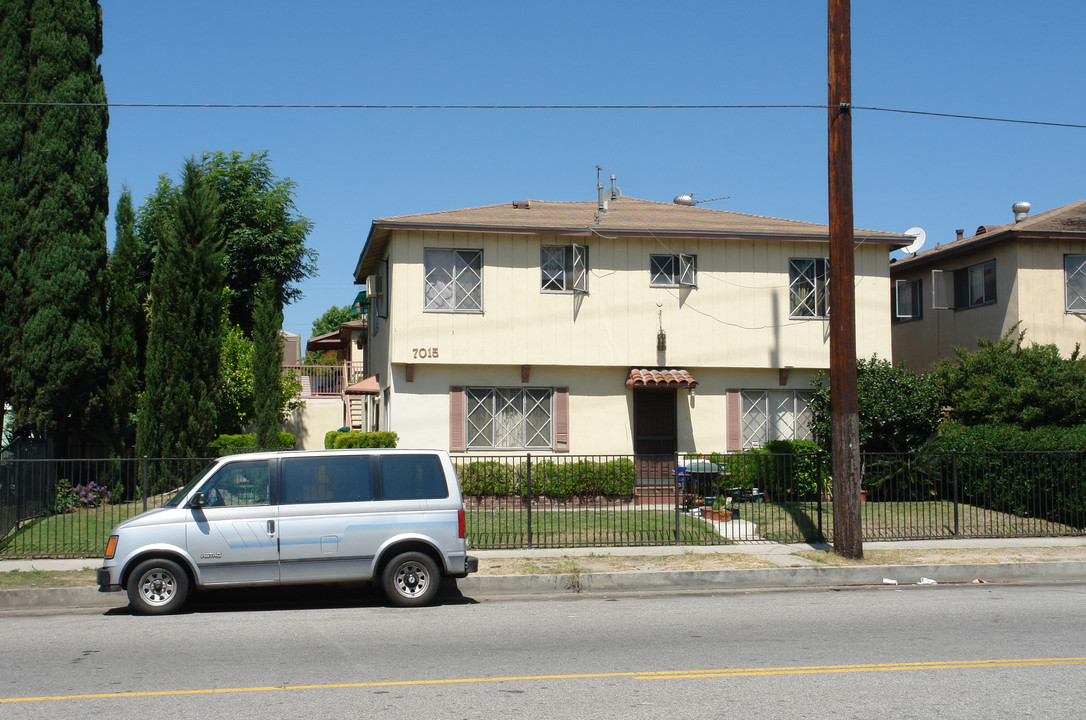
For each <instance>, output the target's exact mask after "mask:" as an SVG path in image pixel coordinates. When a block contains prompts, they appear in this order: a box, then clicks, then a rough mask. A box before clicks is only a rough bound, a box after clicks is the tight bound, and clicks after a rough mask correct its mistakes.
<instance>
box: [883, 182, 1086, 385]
mask: <svg viewBox="0 0 1086 720" xmlns="http://www.w3.org/2000/svg"><path fill="white" fill-rule="evenodd" d="M1014 212H1015V215H1016V218H1015V220H1014V222H1011V223H1009V224H1007V225H982V226H981V227H979V228H977V231H976V233H975V234H974V235H973V236H972V237H962V231H960V230H959V231H958V239H957V240H955V241H954V242H951V243H947V244H946V245H937V246H936V247H934V248H932V249H931V250H927V251H921V252H918V253H916V254H915V255H912V256H909V257H906V258H903V259H897V260H893V261H891V264H890V277H891V279H892V281H893V288H892V297H893V305H894V309H893V313H892V315H893V317H892V320H893V346H894V362H895V363H898V364H901V363H904V364H905V365H906V366H907V367H910V368H912V369H914V370H926V369H927V368H928V367H929V366H930V365H931V364H932V363H933V362H936V361H938V360H941V359H942V358H947V357H953V356H954V348H955V347H962V348H966V349H970V350H972V349H976V347H977V338H978V337H985V338H991V339H997V338H999V337H1000V336H1002V335H1003V334H1005V333H1006V332H1007V331H1008V330H1010V329H1011V328H1012V327H1014V326H1015V324H1019V329H1020V330H1025V331H1026V341H1027V342H1034V343H1038V344H1042V345H1046V344H1054V345H1057V346H1058V347H1059V349H1060V352H1061V353H1062V354H1063V355H1065V356H1068V355H1070V354H1071V352H1073V351H1074V348H1075V346H1076V344H1083V345H1086V202H1084V201H1081V200H1080V201H1078V202H1073V203H1071V204H1070V205H1064V206H1063V207H1059V208H1056V209H1055V210H1048V211H1047V212H1043V213H1039V214H1037V215H1035V216H1033V217H1029V203H1017V204H1016V205H1015V206H1014Z"/></svg>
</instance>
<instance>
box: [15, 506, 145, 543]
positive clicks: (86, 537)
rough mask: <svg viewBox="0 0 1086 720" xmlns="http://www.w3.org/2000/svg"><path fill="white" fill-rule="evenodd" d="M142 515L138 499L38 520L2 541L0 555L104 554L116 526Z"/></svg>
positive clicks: (24, 525)
mask: <svg viewBox="0 0 1086 720" xmlns="http://www.w3.org/2000/svg"><path fill="white" fill-rule="evenodd" d="M149 507H150V506H149ZM141 512H143V501H142V500H138V501H135V502H130V503H120V504H117V505H103V506H100V507H94V508H81V509H79V510H74V511H72V512H68V513H61V514H59V515H50V516H48V517H44V518H37V519H35V520H31V521H29V522H27V523H25V524H23V525H22V526H21V527H20V528H19V529H18V530H16V531H14V532H12V533H11V534H9V535H8V536H7V537H5V538H4V539H3V540H0V556H6V557H41V556H45V555H52V556H64V555H68V556H72V555H74V556H84V555H92V556H93V555H101V554H102V553H103V552H105V549H106V539H107V538H108V537H109V531H110V530H112V529H113V526H114V525H116V524H117V523H119V522H121V521H122V520H127V519H128V518H130V517H132V516H133V515H138V514H139V513H141Z"/></svg>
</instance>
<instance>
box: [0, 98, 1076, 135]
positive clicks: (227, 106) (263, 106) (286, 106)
mask: <svg viewBox="0 0 1086 720" xmlns="http://www.w3.org/2000/svg"><path fill="white" fill-rule="evenodd" d="M0 107H86V108H98V107H104V108H110V109H113V108H117V109H121V108H135V109H152V110H154V109H161V110H176V109H188V110H826V109H827V108H828V106H827V105H374V104H365V105H361V104H318V103H313V104H299V103H116V102H106V103H69V102H22V101H0ZM851 109H852V110H868V111H871V112H884V113H897V114H903V115H921V116H926V117H937V118H951V119H955V120H977V121H983V122H999V123H1013V124H1018V125H1042V126H1047V127H1063V128H1073V129H1077V130H1086V124H1081V123H1065V122H1053V121H1047V120H1027V119H1023V118H1007V117H995V116H991V115H968V114H964V113H945V112H934V111H927V110H907V109H903V108H885V107H875V106H870V105H852V106H851Z"/></svg>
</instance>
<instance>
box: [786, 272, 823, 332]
mask: <svg viewBox="0 0 1086 720" xmlns="http://www.w3.org/2000/svg"><path fill="white" fill-rule="evenodd" d="M829 269H830V261H829V258H788V317H789V318H792V319H796V320H802V319H811V320H825V319H826V318H828V317H829V316H830V297H829V291H830V276H829Z"/></svg>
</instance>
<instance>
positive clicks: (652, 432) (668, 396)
mask: <svg viewBox="0 0 1086 720" xmlns="http://www.w3.org/2000/svg"><path fill="white" fill-rule="evenodd" d="M677 396H678V391H676V390H675V389H674V388H651V389H637V390H634V394H633V415H634V423H633V424H634V454H635V455H674V454H675V451H676V450H677V449H678V415H677V409H676V401H677Z"/></svg>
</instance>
